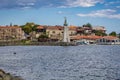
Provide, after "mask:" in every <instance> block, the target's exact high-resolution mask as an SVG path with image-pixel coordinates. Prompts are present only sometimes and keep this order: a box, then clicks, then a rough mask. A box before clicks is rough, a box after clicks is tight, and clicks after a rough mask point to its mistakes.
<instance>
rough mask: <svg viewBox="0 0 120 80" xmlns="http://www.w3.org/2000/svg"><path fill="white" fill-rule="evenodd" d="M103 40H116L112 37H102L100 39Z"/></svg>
mask: <svg viewBox="0 0 120 80" xmlns="http://www.w3.org/2000/svg"><path fill="white" fill-rule="evenodd" d="M102 38H104V39H107V40H115V39H118V38H117V37H114V36H104V37H102Z"/></svg>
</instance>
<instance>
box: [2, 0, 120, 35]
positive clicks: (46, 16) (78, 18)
mask: <svg viewBox="0 0 120 80" xmlns="http://www.w3.org/2000/svg"><path fill="white" fill-rule="evenodd" d="M64 17H67V21H68V25H75V26H82V25H83V24H86V23H91V24H92V25H93V26H104V27H105V28H106V30H107V33H110V32H112V31H116V32H117V33H120V0H0V25H1V26H5V25H9V24H10V23H12V24H13V25H24V24H25V23H26V22H34V23H36V24H39V25H63V23H64Z"/></svg>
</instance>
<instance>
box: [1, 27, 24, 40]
mask: <svg viewBox="0 0 120 80" xmlns="http://www.w3.org/2000/svg"><path fill="white" fill-rule="evenodd" d="M22 39H25V36H24V31H23V30H22V29H21V27H19V26H0V41H9V40H22Z"/></svg>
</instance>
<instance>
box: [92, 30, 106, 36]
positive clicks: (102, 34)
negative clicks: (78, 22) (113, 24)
mask: <svg viewBox="0 0 120 80" xmlns="http://www.w3.org/2000/svg"><path fill="white" fill-rule="evenodd" d="M93 32H94V33H95V35H97V36H107V34H106V33H103V32H102V31H99V30H94V31H93Z"/></svg>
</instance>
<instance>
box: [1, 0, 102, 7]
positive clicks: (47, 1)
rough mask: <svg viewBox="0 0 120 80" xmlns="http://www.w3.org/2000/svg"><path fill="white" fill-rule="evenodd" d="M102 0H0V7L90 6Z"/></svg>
mask: <svg viewBox="0 0 120 80" xmlns="http://www.w3.org/2000/svg"><path fill="white" fill-rule="evenodd" d="M102 1H103V0H0V9H1V8H6V9H11V8H24V7H32V8H41V7H62V8H66V7H91V6H95V5H96V4H97V3H101V2H102Z"/></svg>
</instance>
